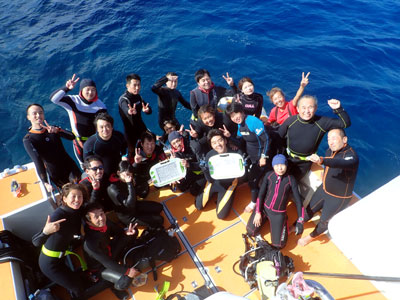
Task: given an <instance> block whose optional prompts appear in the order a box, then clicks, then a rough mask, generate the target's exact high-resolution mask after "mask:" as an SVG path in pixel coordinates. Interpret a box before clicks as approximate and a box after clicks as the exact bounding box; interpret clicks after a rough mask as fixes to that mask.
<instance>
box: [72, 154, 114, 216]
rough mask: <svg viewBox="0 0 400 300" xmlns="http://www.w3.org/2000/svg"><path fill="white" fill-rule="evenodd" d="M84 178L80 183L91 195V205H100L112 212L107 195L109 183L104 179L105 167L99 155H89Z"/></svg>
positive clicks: (84, 168)
mask: <svg viewBox="0 0 400 300" xmlns="http://www.w3.org/2000/svg"><path fill="white" fill-rule="evenodd" d="M83 170H84V172H85V173H83V174H82V176H83V178H82V179H81V181H79V183H82V184H83V185H85V186H86V189H87V191H88V193H89V196H90V198H89V203H94V202H96V203H100V204H101V205H103V207H105V208H106V209H107V211H108V210H111V209H112V207H111V203H110V201H109V198H108V195H107V186H108V185H109V182H108V180H107V178H105V177H104V166H103V161H102V159H101V158H100V157H99V156H97V155H89V156H88V157H86V159H85V161H84V162H83Z"/></svg>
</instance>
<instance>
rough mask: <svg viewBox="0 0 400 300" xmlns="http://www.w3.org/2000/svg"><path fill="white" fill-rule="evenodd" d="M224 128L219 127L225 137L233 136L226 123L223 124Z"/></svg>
mask: <svg viewBox="0 0 400 300" xmlns="http://www.w3.org/2000/svg"><path fill="white" fill-rule="evenodd" d="M222 127H223V128H218V129H219V130H221V132H222V134H223V135H224V137H227V138H229V137H230V136H231V133H230V132H229V130H228V129H227V128H226V126H225V125H222Z"/></svg>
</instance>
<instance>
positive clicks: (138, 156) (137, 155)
mask: <svg viewBox="0 0 400 300" xmlns="http://www.w3.org/2000/svg"><path fill="white" fill-rule="evenodd" d="M134 159H135V163H137V164H140V163H141V162H142V159H143V156H142V155H141V154H140V148H135V158H134Z"/></svg>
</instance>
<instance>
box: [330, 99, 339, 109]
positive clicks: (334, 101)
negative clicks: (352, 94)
mask: <svg viewBox="0 0 400 300" xmlns="http://www.w3.org/2000/svg"><path fill="white" fill-rule="evenodd" d="M328 105H329V107H330V108H332V109H338V108H340V101H339V100H337V99H329V100H328Z"/></svg>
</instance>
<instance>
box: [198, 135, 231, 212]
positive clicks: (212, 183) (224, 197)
mask: <svg viewBox="0 0 400 300" xmlns="http://www.w3.org/2000/svg"><path fill="white" fill-rule="evenodd" d="M207 140H208V142H209V144H210V146H211V148H212V150H211V151H209V152H208V153H207V155H206V158H205V161H206V164H205V165H206V166H208V165H209V160H210V158H211V157H212V156H214V155H218V154H225V153H237V152H236V151H233V150H232V149H230V148H229V147H228V141H227V139H226V137H225V135H224V134H223V133H222V131H220V130H219V129H212V130H210V132H209V133H208V134H207ZM204 176H205V177H206V179H207V183H206V186H205V188H204V191H203V193H201V194H199V195H198V196H196V199H195V206H196V208H197V209H198V210H201V209H203V208H204V207H205V206H206V205H207V202H208V200H210V198H211V197H212V195H213V194H215V193H217V195H218V196H217V217H218V219H225V218H226V217H227V216H228V214H229V212H230V210H231V207H232V204H233V199H234V191H235V188H236V186H237V184H238V178H229V171H228V174H227V178H226V179H218V180H215V179H213V178H212V177H211V174H210V169H209V168H206V169H205V170H204Z"/></svg>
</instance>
